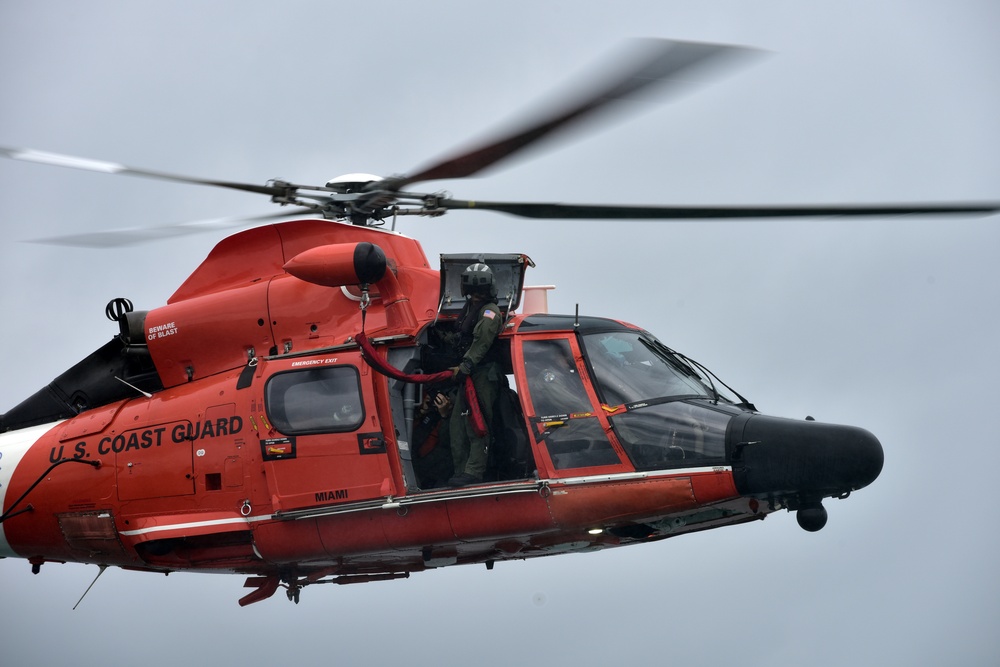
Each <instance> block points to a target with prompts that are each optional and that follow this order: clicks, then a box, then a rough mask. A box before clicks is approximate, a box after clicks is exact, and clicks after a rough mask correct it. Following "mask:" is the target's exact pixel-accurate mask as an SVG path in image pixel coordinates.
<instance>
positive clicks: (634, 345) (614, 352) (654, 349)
mask: <svg viewBox="0 0 1000 667" xmlns="http://www.w3.org/2000/svg"><path fill="white" fill-rule="evenodd" d="M583 339H584V344H585V346H586V350H587V358H588V360H589V361H590V364H591V367H592V368H593V369H594V379H595V380H596V382H597V385H598V387H599V390H600V393H601V398H602V399H603V400H604V402H605V403H606V404H608V405H621V404H624V403H634V402H636V401H642V400H647V399H651V398H665V397H670V396H677V397H679V396H689V397H699V398H711V397H712V392H711V391H710V389H709V388H708V387H707V386H705V384H704V383H702V381H701V379H700V378H699V377H698V376H697V375H696V374H695V372H694V371H693V370H691V368H690V367H689V366H687V365H686V364H685V363H684V362H682V361H681V360H679V359H678V358H677V357H675V356H673V355H671V354H670V353H669V351H668V350H667V349H666V348H665V347H664V346H663V345H662V344H660V343H659V342H658V341H655V340H653V339H651V338H649V337H647V336H645V335H643V334H641V333H639V332H637V331H616V332H613V333H598V334H588V335H586V336H584V337H583Z"/></svg>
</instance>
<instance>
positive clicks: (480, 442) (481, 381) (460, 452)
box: [449, 301, 504, 480]
mask: <svg viewBox="0 0 1000 667" xmlns="http://www.w3.org/2000/svg"><path fill="white" fill-rule="evenodd" d="M474 308H476V305H475V304H474V303H473V304H472V308H470V312H469V314H468V316H469V317H471V316H473V313H472V310H473V309H474ZM475 317H476V322H475V328H474V329H473V330H472V342H471V344H470V345H469V347H468V349H467V350H466V351H465V354H464V356H463V357H462V362H461V363H460V364H459V369H460V371H461V372H463V373H465V374H466V375H468V376H470V377H471V378H472V383H473V385H474V386H475V387H476V394H477V395H478V396H479V405H480V408H481V409H482V412H483V419H484V420H486V428H487V433H486V435H483V436H477V435H476V434H475V431H474V430H473V428H472V422H471V420H470V419H469V416H468V415H467V414H463V413H467V412H468V406H467V405H466V401H465V391H464V390H463V389H462V388H461V387H459V392H458V397H457V400H456V401H455V409H454V410H452V413H451V422H450V424H449V427H450V429H449V430H450V436H451V453H452V456H453V457H454V461H455V474H456V475H460V474H462V473H463V472H464V473H465V474H466V475H469V476H471V477H474V478H476V479H478V480H481V479H482V478H483V475H484V474H485V473H486V463H487V450H488V448H489V444H490V439H491V434H490V433H489V432H488V429H489V428H490V426H491V425H492V423H493V406H494V404H495V403H496V400H497V396H498V395H499V392H500V385H501V382H502V381H503V379H504V376H503V370H502V369H501V367H500V363H499V361H498V360H497V359H496V354H495V353H496V348H495V343H496V340H497V336H499V335H500V331H501V329H503V316H502V315H501V314H500V309H499V308H497V305H496V304H495V303H493V302H492V301H487V302H485V303H483V304H482V305H481V306H478V310H477V312H476V314H475Z"/></svg>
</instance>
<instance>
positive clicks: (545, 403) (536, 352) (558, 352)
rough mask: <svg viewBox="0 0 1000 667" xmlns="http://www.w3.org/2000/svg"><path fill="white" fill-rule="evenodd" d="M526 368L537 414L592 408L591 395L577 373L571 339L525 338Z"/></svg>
mask: <svg viewBox="0 0 1000 667" xmlns="http://www.w3.org/2000/svg"><path fill="white" fill-rule="evenodd" d="M524 370H525V373H526V375H527V377H528V387H529V389H530V390H531V404H532V406H534V408H535V415H537V416H538V417H544V416H550V415H564V414H570V413H573V412H586V411H588V410H590V398H588V396H587V391H586V390H585V389H584V388H583V382H582V381H581V380H580V375H579V373H577V370H576V362H575V361H574V360H573V352H572V351H571V350H570V347H569V341H568V340H566V339H562V338H559V339H553V340H533V341H527V342H525V344H524Z"/></svg>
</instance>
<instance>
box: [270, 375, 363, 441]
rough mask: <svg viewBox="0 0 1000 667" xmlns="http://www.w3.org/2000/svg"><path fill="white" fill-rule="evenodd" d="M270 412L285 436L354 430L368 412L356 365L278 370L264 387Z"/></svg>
mask: <svg viewBox="0 0 1000 667" xmlns="http://www.w3.org/2000/svg"><path fill="white" fill-rule="evenodd" d="M265 402H266V407H267V415H268V417H270V419H271V423H272V424H273V425H274V428H276V429H277V430H278V431H279V432H281V433H284V434H286V435H304V434H309V433H335V432H343V431H354V430H355V429H357V428H358V427H360V426H361V424H362V422H363V421H364V418H365V414H364V408H363V405H362V401H361V384H360V378H359V376H358V371H357V369H356V368H354V367H353V366H333V367H327V368H311V369H308V370H302V371H291V372H288V373H279V374H278V375H275V376H274V377H272V378H271V379H270V380H268V382H267V385H266V388H265Z"/></svg>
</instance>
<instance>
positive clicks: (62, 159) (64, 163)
mask: <svg viewBox="0 0 1000 667" xmlns="http://www.w3.org/2000/svg"><path fill="white" fill-rule="evenodd" d="M0 156H2V157H8V158H11V159H12V160H24V161H25V162H37V163H40V164H48V165H54V166H57V167H72V168H74V169H84V170H86V171H99V172H102V173H105V174H127V175H129V176H143V177H145V178H158V179H160V180H164V181H176V182H179V183H194V184H196V185H212V186H215V187H219V188H230V189H232V190H243V191H246V192H255V193H257V194H262V195H268V196H271V197H273V196H275V195H282V194H285V190H284V189H282V188H276V187H271V186H267V185H254V184H252V183H233V182H231V181H213V180H209V179H204V178H194V177H192V176H180V175H177V174H167V173H164V172H161V171H150V170H148V169H136V168H134V167H126V166H125V165H123V164H117V163H115V162H104V161H102V160H90V159H87V158H81V157H74V156H72V155H62V154H61V153H47V152H45V151H36V150H34V149H31V148H8V147H6V146H0Z"/></svg>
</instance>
